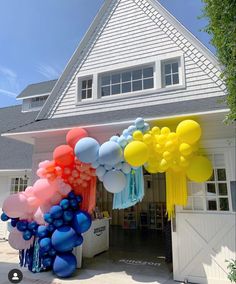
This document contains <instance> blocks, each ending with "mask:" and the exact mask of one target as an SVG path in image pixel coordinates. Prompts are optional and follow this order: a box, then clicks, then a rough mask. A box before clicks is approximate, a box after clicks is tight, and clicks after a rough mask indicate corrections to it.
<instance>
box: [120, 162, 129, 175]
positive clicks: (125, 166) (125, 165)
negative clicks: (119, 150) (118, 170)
mask: <svg viewBox="0 0 236 284" xmlns="http://www.w3.org/2000/svg"><path fill="white" fill-rule="evenodd" d="M122 172H123V173H124V174H129V173H130V172H131V166H130V165H129V164H128V163H122Z"/></svg>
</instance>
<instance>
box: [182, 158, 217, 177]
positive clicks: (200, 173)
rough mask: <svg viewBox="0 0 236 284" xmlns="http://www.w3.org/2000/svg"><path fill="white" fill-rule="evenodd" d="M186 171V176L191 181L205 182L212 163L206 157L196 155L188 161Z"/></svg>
mask: <svg viewBox="0 0 236 284" xmlns="http://www.w3.org/2000/svg"><path fill="white" fill-rule="evenodd" d="M186 173H187V177H188V178H189V179H190V180H192V181H195V182H205V181H207V180H208V179H209V178H210V177H211V176H212V173H213V168H212V164H211V162H210V161H209V160H208V159H207V158H205V157H203V156H196V157H194V158H193V159H192V160H191V161H190V164H189V167H188V168H187V172H186Z"/></svg>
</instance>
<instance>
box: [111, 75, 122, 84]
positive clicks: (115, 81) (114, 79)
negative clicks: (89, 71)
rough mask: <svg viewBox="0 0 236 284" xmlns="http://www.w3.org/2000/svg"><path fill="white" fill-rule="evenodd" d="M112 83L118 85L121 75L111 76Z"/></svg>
mask: <svg viewBox="0 0 236 284" xmlns="http://www.w3.org/2000/svg"><path fill="white" fill-rule="evenodd" d="M111 83H112V84H116V83H120V74H114V75H112V76H111Z"/></svg>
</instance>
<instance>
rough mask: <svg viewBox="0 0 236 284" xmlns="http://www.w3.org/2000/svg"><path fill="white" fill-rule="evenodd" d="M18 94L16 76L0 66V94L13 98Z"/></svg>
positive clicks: (11, 71)
mask: <svg viewBox="0 0 236 284" xmlns="http://www.w3.org/2000/svg"><path fill="white" fill-rule="evenodd" d="M18 93H19V83H18V76H17V74H16V73H15V72H14V71H13V70H11V69H9V68H7V67H4V66H0V94H1V95H3V96H8V97H11V98H15V97H16V96H17V95H18Z"/></svg>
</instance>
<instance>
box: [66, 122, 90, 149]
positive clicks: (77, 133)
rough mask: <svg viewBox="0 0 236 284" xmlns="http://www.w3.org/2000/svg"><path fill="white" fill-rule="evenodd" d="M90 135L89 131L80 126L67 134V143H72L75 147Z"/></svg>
mask: <svg viewBox="0 0 236 284" xmlns="http://www.w3.org/2000/svg"><path fill="white" fill-rule="evenodd" d="M85 137H88V132H87V131H86V130H85V129H83V128H80V127H77V128H73V129H71V130H70V131H69V132H68V133H67V135H66V143H67V144H68V145H70V147H72V148H73V149H74V148H75V145H76V143H77V142H78V141H79V140H80V139H82V138H85Z"/></svg>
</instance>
